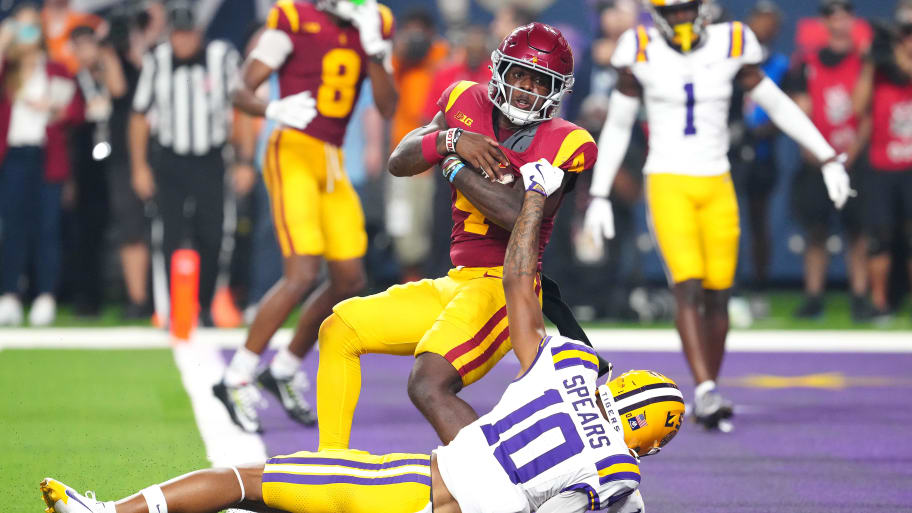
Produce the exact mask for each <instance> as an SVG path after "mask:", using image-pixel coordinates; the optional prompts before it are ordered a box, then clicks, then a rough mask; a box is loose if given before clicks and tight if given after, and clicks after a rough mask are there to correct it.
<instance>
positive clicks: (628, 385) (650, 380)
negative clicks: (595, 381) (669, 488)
mask: <svg viewBox="0 0 912 513" xmlns="http://www.w3.org/2000/svg"><path fill="white" fill-rule="evenodd" d="M608 387H609V388H610V390H611V394H612V395H613V396H614V402H615V407H616V408H617V412H618V415H620V417H621V418H622V419H624V421H625V422H622V423H621V424H623V426H624V441H625V442H626V443H627V447H629V448H630V449H632V450H633V451H634V452H636V453H637V455H638V456H649V455H652V454H655V453H657V452H659V450H660V449H661V448H662V446H664V445H665V444H667V443H668V442H669V441H671V439H672V438H674V436H675V435H676V434H677V433H678V430H679V429H680V428H681V419H682V418H683V417H684V396H683V395H682V394H681V391H680V390H678V386H677V385H676V384H675V382H674V381H672V380H671V379H669V378H668V377H666V376H663V375H662V374H659V373H658V372H653V371H647V370H632V371H627V372H625V373H624V374H621V375H620V376H618V377H617V378H615V379H613V380H611V381H610V382H609V383H608Z"/></svg>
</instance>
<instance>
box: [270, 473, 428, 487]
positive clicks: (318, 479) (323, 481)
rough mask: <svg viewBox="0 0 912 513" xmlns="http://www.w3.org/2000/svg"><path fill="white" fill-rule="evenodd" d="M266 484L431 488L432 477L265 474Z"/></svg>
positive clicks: (413, 475) (407, 475) (405, 475)
mask: <svg viewBox="0 0 912 513" xmlns="http://www.w3.org/2000/svg"><path fill="white" fill-rule="evenodd" d="M263 482H264V483H291V484H301V485H328V484H340V483H344V484H354V485H368V486H372V485H389V484H399V483H418V484H423V485H426V486H431V476H426V475H424V474H402V475H399V476H389V477H355V476H342V475H335V474H331V475H324V474H320V475H313V474H307V475H302V474H286V473H283V472H264V473H263Z"/></svg>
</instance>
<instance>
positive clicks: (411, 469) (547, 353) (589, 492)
mask: <svg viewBox="0 0 912 513" xmlns="http://www.w3.org/2000/svg"><path fill="white" fill-rule="evenodd" d="M532 104H534V101H530V102H529V104H528V105H532ZM463 172H465V173H470V172H471V171H463ZM520 175H521V176H520V177H518V178H516V182H517V185H518V187H517V189H518V190H519V191H520V192H522V193H523V194H522V195H520V197H519V201H520V208H521V210H520V212H519V214H518V216H517V217H516V218H515V224H514V226H513V231H512V234H511V235H510V238H509V245H508V247H507V248H505V250H504V251H505V255H504V256H505V260H504V262H503V264H504V265H503V268H502V272H501V273H500V274H501V275H502V280H500V279H499V280H498V283H499V284H500V283H502V287H501V294H502V295H504V296H505V298H506V305H505V307H506V309H507V310H508V312H509V318H510V327H511V328H512V333H511V337H512V340H513V346H514V351H515V353H516V357H517V358H518V359H519V363H520V375H519V376H518V377H517V378H516V379H515V380H514V381H513V382H512V383H510V384H509V385H508V386H507V388H506V390H505V391H504V393H503V395H502V396H501V399H500V401H499V402H498V403H497V404H496V405H495V406H494V408H493V409H492V410H491V411H490V412H489V413H488V414H486V415H484V416H483V417H481V418H479V419H477V420H475V421H474V422H472V423H470V424H469V425H467V426H466V427H464V428H463V429H461V430H459V433H458V434H457V435H456V436H455V438H454V439H453V441H452V442H450V443H449V444H447V445H445V446H443V447H438V449H437V450H436V451H434V452H433V453H432V454H430V455H428V454H404V453H393V454H386V455H382V456H381V455H372V454H368V453H366V452H363V451H353V450H350V449H332V450H324V451H318V452H307V451H302V452H297V453H294V454H289V455H284V456H276V457H274V458H271V459H269V460H268V461H266V463H265V464H263V463H260V464H255V465H248V466H243V467H228V468H216V469H207V470H200V471H197V472H193V473H190V474H186V475H184V476H182V477H179V478H177V479H173V480H171V481H168V482H166V483H163V484H161V485H153V486H150V487H148V488H145V489H143V490H141V491H140V493H137V494H135V495H132V496H130V497H127V498H125V499H122V500H120V501H118V502H117V503H116V504H115V503H114V502H99V501H98V500H97V499H96V498H95V496H94V494H89V493H88V492H87V493H86V495H82V494H79V493H78V492H76V491H75V490H74V489H73V488H71V487H69V486H66V485H64V484H63V483H61V482H59V481H57V480H54V479H51V478H47V479H45V480H44V481H42V482H41V485H40V488H41V493H42V496H43V498H44V501H45V503H46V504H47V506H48V509H47V511H48V512H49V513H147V512H162V513H166V512H168V511H174V512H177V511H180V512H182V513H202V512H213V511H219V510H221V509H222V508H227V507H230V506H236V507H239V508H243V509H252V510H255V511H263V509H262V506H263V505H264V504H265V505H266V506H267V507H268V508H269V511H275V510H281V511H289V512H292V513H334V512H338V511H345V512H348V513H415V512H420V513H528V512H531V511H536V512H538V513H583V512H584V511H600V510H606V511H608V512H610V513H642V511H643V509H644V507H645V506H644V503H643V497H642V495H641V494H640V492H639V490H638V489H637V488H638V486H639V483H640V469H639V457H640V456H646V455H650V454H655V453H656V452H658V450H659V449H660V448H661V447H662V446H663V445H665V444H667V443H668V441H669V440H671V439H672V438H673V437H674V436H675V434H677V432H678V429H679V428H680V426H681V418H682V416H683V415H684V400H683V397H682V395H681V392H680V391H679V390H678V388H677V386H676V385H675V384H674V382H673V381H671V380H670V379H668V378H666V377H665V376H663V375H661V374H658V373H655V372H651V371H630V372H627V373H624V374H623V375H621V376H619V377H618V378H616V379H614V380H612V381H611V382H610V383H607V384H603V385H601V386H598V385H597V383H596V379H597V375H598V368H599V365H598V358H597V357H596V355H595V352H594V351H593V350H592V349H591V348H589V347H588V346H585V345H583V344H582V343H580V342H577V341H575V340H571V339H569V338H566V337H562V336H546V334H545V323H544V319H543V317H542V312H541V307H540V306H539V302H538V301H539V300H538V294H537V293H536V292H535V290H534V289H535V286H536V282H537V281H538V266H539V258H540V251H541V248H540V245H539V241H540V237H541V235H542V233H541V223H542V221H543V217H544V216H545V214H546V213H547V210H548V206H547V204H548V201H547V200H548V198H549V196H551V197H553V194H555V193H557V194H560V193H559V192H558V191H560V189H561V185H562V183H563V182H564V171H563V170H562V169H560V168H558V167H555V166H552V165H551V164H550V163H549V162H548V161H547V160H546V159H544V158H542V159H541V160H540V161H532V162H529V163H526V164H524V165H523V166H522V167H521V168H520ZM397 313H398V314H400V318H405V317H406V316H407V312H404V311H403V312H397Z"/></svg>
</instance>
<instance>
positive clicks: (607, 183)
mask: <svg viewBox="0 0 912 513" xmlns="http://www.w3.org/2000/svg"><path fill="white" fill-rule="evenodd" d="M640 94H642V87H641V86H640V84H639V82H637V79H636V77H634V76H633V73H632V72H631V71H630V69H629V68H625V69H622V70H621V71H620V75H619V77H618V86H617V88H616V89H615V90H614V92H612V93H611V100H610V103H609V106H608V117H607V118H606V119H605V125H604V126H603V127H602V132H601V134H600V135H599V140H598V147H599V159H598V160H597V161H596V162H595V167H594V168H593V169H592V173H593V174H592V185H591V186H590V187H589V195H590V196H591V197H592V200H591V202H590V203H589V208H588V209H587V210H586V217H585V222H584V229H585V230H586V232H588V234H589V237H590V238H591V239H592V241H593V243H595V244H596V245H597V246H598V247H599V248H601V247H602V244H603V242H602V240H603V239H613V238H614V213H613V211H612V210H611V202H610V201H609V200H608V194H609V192H610V191H611V186H612V185H613V184H614V178H615V176H617V173H618V170H619V169H620V168H621V162H623V160H624V155H625V154H626V153H627V146H629V144H630V133H631V129H632V128H633V123H634V122H635V121H636V116H637V112H639V110H640Z"/></svg>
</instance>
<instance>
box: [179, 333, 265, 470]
mask: <svg viewBox="0 0 912 513" xmlns="http://www.w3.org/2000/svg"><path fill="white" fill-rule="evenodd" d="M174 361H175V362H176V363H177V368H178V370H180V373H181V379H182V380H183V382H184V388H185V389H186V390H187V395H188V396H190V403H191V404H192V405H193V414H194V415H195V416H196V425H197V427H198V428H199V432H200V435H201V436H202V438H203V443H204V444H205V445H206V458H208V459H209V461H210V462H211V463H212V465H213V466H215V467H220V466H227V465H240V464H244V463H257V462H262V461H266V447H265V446H264V445H263V440H262V439H260V437H259V435H256V434H251V433H246V432H244V431H242V430H241V429H240V428H239V427H237V426H236V425H234V423H233V422H231V418H230V417H229V416H228V411H227V410H226V409H225V407H224V406H223V405H222V403H220V402H219V400H218V399H216V398H215V396H214V395H212V385H213V384H215V383H217V382H218V381H219V380H221V379H222V374H223V373H224V371H225V364H224V360H222V355H221V354H219V348H218V347H217V346H216V345H214V344H205V343H197V342H194V343H192V344H177V345H175V346H174Z"/></svg>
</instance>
